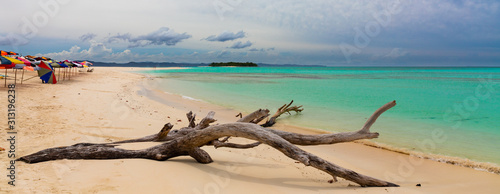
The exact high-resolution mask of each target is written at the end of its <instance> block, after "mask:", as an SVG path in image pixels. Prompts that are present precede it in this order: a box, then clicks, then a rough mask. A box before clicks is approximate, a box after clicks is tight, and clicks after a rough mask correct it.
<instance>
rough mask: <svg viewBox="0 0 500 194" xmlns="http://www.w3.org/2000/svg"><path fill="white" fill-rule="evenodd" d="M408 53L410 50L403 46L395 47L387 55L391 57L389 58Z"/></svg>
mask: <svg viewBox="0 0 500 194" xmlns="http://www.w3.org/2000/svg"><path fill="white" fill-rule="evenodd" d="M406 54H408V52H406V51H404V50H403V49H401V48H394V49H392V50H391V52H390V53H389V54H387V55H385V57H389V58H393V59H395V58H398V57H402V56H405V55H406Z"/></svg>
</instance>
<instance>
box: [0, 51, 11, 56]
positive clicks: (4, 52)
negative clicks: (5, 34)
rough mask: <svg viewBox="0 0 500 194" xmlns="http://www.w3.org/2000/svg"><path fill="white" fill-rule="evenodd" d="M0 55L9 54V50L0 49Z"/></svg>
mask: <svg viewBox="0 0 500 194" xmlns="http://www.w3.org/2000/svg"><path fill="white" fill-rule="evenodd" d="M0 55H1V56H5V55H9V52H7V51H0Z"/></svg>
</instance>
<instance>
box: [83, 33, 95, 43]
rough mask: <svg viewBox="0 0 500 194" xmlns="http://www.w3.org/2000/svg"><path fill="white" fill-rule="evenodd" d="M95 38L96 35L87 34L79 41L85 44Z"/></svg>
mask: <svg viewBox="0 0 500 194" xmlns="http://www.w3.org/2000/svg"><path fill="white" fill-rule="evenodd" d="M96 36H97V34H94V33H87V34H84V35H82V36H80V40H81V41H83V42H87V41H89V40H93V39H94V38H95V37H96Z"/></svg>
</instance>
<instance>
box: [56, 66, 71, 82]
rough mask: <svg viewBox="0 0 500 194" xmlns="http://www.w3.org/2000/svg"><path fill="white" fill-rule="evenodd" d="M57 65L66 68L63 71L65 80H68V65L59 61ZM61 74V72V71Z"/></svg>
mask: <svg viewBox="0 0 500 194" xmlns="http://www.w3.org/2000/svg"><path fill="white" fill-rule="evenodd" d="M57 63H58V64H59V66H61V68H65V69H64V70H63V80H66V67H68V65H66V63H64V62H63V61H59V62H57ZM59 73H61V71H60V70H59ZM59 81H61V79H59Z"/></svg>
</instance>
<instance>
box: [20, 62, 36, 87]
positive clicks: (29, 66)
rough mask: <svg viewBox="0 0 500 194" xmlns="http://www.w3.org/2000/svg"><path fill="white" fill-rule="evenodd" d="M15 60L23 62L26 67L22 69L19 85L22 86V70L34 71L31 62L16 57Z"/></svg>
mask: <svg viewBox="0 0 500 194" xmlns="http://www.w3.org/2000/svg"><path fill="white" fill-rule="evenodd" d="M17 60H20V61H22V62H24V64H25V65H26V66H24V67H22V68H23V75H22V76H21V84H23V79H24V70H30V71H34V70H33V67H31V62H30V61H28V60H27V59H25V58H24V57H17ZM16 67H17V65H16Z"/></svg>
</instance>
